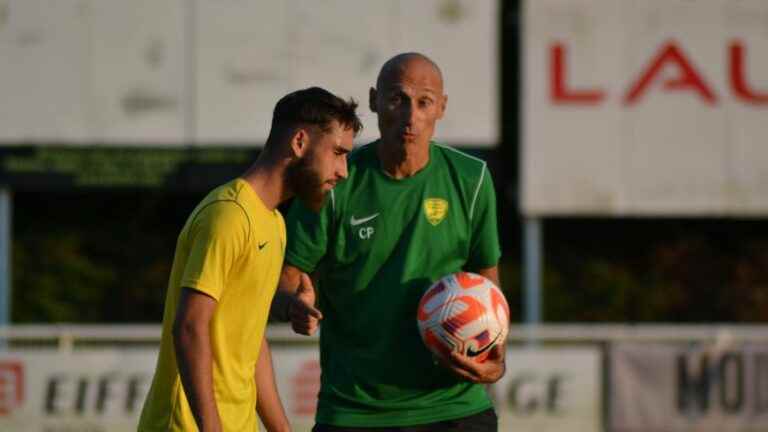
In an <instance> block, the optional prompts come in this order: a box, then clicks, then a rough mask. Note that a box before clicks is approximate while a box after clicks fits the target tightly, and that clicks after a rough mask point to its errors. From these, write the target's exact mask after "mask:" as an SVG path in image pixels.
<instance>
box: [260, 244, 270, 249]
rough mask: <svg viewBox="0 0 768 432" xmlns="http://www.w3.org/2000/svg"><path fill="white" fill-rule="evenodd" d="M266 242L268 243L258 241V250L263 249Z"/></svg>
mask: <svg viewBox="0 0 768 432" xmlns="http://www.w3.org/2000/svg"><path fill="white" fill-rule="evenodd" d="M267 243H269V242H264V243H259V250H262V249H264V246H266V245H267Z"/></svg>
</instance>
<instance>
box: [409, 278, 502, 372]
mask: <svg viewBox="0 0 768 432" xmlns="http://www.w3.org/2000/svg"><path fill="white" fill-rule="evenodd" d="M417 315H418V317H417V318H418V324H419V333H421V339H422V340H423V341H424V344H426V346H427V348H429V350H430V351H432V353H433V354H435V355H437V356H440V357H443V358H447V357H448V356H449V354H450V353H451V352H457V353H463V354H465V355H467V356H469V357H472V358H474V359H475V361H477V362H484V361H485V360H486V358H487V357H488V354H489V353H490V351H491V348H493V346H494V345H496V344H498V343H502V342H503V341H504V340H505V339H506V338H507V331H508V330H509V305H507V300H506V299H505V298H504V294H502V293H501V290H500V289H499V288H498V287H497V286H496V285H495V284H494V283H493V282H491V281H490V280H488V279H486V278H485V277H483V276H480V275H478V274H475V273H468V272H458V273H453V274H450V275H448V276H445V277H443V278H442V279H440V280H438V281H437V282H435V283H434V284H433V285H432V286H431V287H429V289H428V290H427V291H426V292H425V293H424V295H423V296H422V297H421V301H420V302H419V308H418V313H417Z"/></svg>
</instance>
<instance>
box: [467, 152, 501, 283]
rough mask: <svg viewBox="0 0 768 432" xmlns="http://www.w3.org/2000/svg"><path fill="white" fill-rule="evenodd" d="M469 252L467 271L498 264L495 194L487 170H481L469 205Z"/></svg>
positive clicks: (499, 250) (484, 168) (498, 249)
mask: <svg viewBox="0 0 768 432" xmlns="http://www.w3.org/2000/svg"><path fill="white" fill-rule="evenodd" d="M469 216H470V227H471V228H470V229H471V239H470V250H469V257H468V259H467V269H468V270H480V269H484V268H489V267H493V266H495V265H497V264H498V262H499V257H501V248H500V246H499V231H498V221H497V219H496V193H495V192H494V189H493V180H492V179H491V174H490V172H489V171H488V168H487V167H486V166H485V165H483V170H482V173H481V175H480V179H479V181H478V185H477V187H476V188H475V192H474V195H473V199H472V201H471V203H470V213H469Z"/></svg>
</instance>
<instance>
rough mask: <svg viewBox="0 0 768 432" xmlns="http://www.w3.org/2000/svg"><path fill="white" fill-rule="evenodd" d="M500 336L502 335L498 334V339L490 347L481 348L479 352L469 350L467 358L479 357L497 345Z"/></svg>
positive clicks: (470, 348)
mask: <svg viewBox="0 0 768 432" xmlns="http://www.w3.org/2000/svg"><path fill="white" fill-rule="evenodd" d="M499 336H501V333H499V334H497V335H496V337H495V338H494V339H493V340H492V341H491V342H490V343H489V344H488V345H486V346H484V347H483V348H480V350H478V351H475V350H473V349H472V347H469V348H467V357H477V356H479V355H480V354H482V353H484V352H486V351H488V350H489V349H491V347H492V346H494V345H496V340H497V339H499Z"/></svg>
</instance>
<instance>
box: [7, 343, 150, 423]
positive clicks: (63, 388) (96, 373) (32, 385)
mask: <svg viewBox="0 0 768 432" xmlns="http://www.w3.org/2000/svg"><path fill="white" fill-rule="evenodd" d="M156 360H157V354H156V351H154V350H139V351H131V350H100V351H90V352H88V351H78V352H76V353H72V354H62V353H57V352H56V351H53V350H40V351H34V350H26V351H21V352H0V430H2V431H24V432H70V431H89V432H102V431H103V432H111V431H116V432H122V431H126V432H127V431H135V430H136V423H137V420H138V416H139V414H140V413H141V408H142V406H143V404H144V398H145V397H146V393H147V391H148V390H149V386H150V384H151V382H152V374H153V372H154V369H155V361H156Z"/></svg>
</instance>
